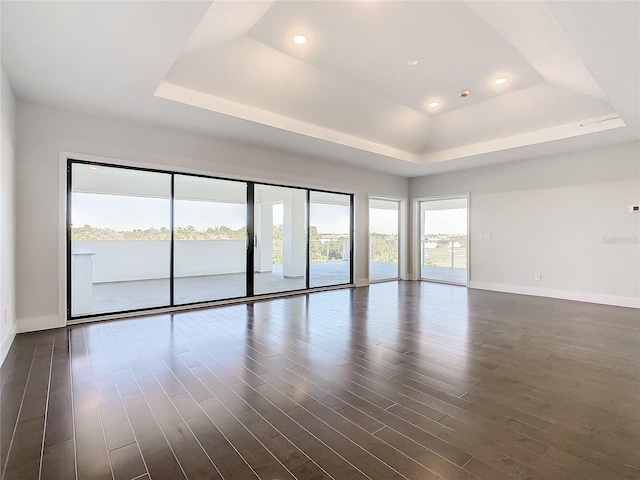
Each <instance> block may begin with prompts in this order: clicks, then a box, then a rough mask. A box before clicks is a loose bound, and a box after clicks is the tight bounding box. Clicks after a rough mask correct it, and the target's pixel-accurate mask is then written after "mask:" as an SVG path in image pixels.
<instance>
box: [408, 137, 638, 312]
mask: <svg viewBox="0 0 640 480" xmlns="http://www.w3.org/2000/svg"><path fill="white" fill-rule="evenodd" d="M639 179H640V145H639V144H638V143H631V144H625V145H618V146H614V147H608V148H602V149H597V150H589V151H585V152H576V153H571V154H567V155H561V156H556V157H547V158H542V159H536V160H530V161H524V162H516V163H510V164H502V165H495V166H490V167H484V168H478V169H472V170H465V171H461V172H454V173H449V174H441V175H434V176H429V177H420V178H414V179H412V180H411V182H410V191H411V197H412V198H419V197H427V196H437V195H446V194H455V193H463V192H470V194H471V198H470V251H471V267H470V286H471V287H475V288H485V289H490V290H499V291H508V292H513V293H525V294H531V295H542V296H551V297H558V298H568V299H575V300H583V301H591V302H597V303H609V304H614V305H625V306H636V307H637V306H640V299H639V297H640V280H639V276H640V255H639V246H638V236H639V235H640V214H631V213H629V212H628V208H629V206H630V205H634V204H635V205H637V204H639V203H640V181H639ZM480 233H490V234H491V240H480V238H479V237H480ZM416 238H417V235H416ZM413 251H414V252H415V249H414V250H413ZM411 265H412V271H413V272H416V267H415V266H414V265H417V262H416V259H415V256H414V258H413V259H412V261H411ZM535 273H540V274H541V275H542V277H541V278H542V280H541V281H535V280H534V274H535Z"/></svg>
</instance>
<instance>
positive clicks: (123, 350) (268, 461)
mask: <svg viewBox="0 0 640 480" xmlns="http://www.w3.org/2000/svg"><path fill="white" fill-rule="evenodd" d="M638 339H640V325H639V324H638V311H637V310H636V309H633V308H621V307H611V306H606V305H596V304H588V303H581V302H573V301H566V300H557V299H551V298H543V297H530V296H525V295H513V294H507V293H498V292H490V291H485V290H474V289H466V288H463V287H457V286H453V285H443V284H435V283H428V282H385V283H380V284H376V285H372V286H370V287H368V288H355V289H340V290H332V291H326V292H317V293H311V294H303V295H296V296H292V297H289V298H278V299H272V300H267V301H263V302H248V303H241V304H238V305H227V306H222V307H216V308H207V309H199V310H194V311H189V312H182V313H176V314H173V315H170V314H164V315H153V316H144V317H139V318H131V319H119V320H114V321H104V322H94V323H87V324H83V325H76V326H73V327H68V328H59V329H55V330H46V331H40V332H32V333H20V334H18V335H16V337H15V341H14V342H13V345H12V346H11V349H10V350H9V352H8V354H7V357H6V360H5V361H4V364H3V365H2V368H1V369H0V398H1V399H2V402H1V407H2V408H1V409H0V424H1V425H2V430H1V432H0V433H1V434H0V472H2V473H0V475H2V478H3V480H32V479H43V480H76V479H78V480H82V479H93V480H102V479H105V480H113V479H125V480H130V479H137V480H151V479H153V480H161V479H165V480H177V479H181V480H187V479H188V480H195V479H208V480H250V479H253V480H259V479H263V480H273V479H281V480H284V479H287V480H296V479H297V480H312V479H316V480H319V479H327V480H371V479H373V480H406V479H420V480H525V479H528V480H631V479H639V478H640V458H639V456H638V452H640V410H639V409H638V403H639V398H638V385H639V382H640V358H639V356H638Z"/></svg>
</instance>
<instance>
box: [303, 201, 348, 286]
mask: <svg viewBox="0 0 640 480" xmlns="http://www.w3.org/2000/svg"><path fill="white" fill-rule="evenodd" d="M309 199H310V206H309V242H310V244H309V259H310V261H311V263H310V268H309V271H310V282H309V286H310V287H321V286H328V285H342V284H345V283H351V196H350V195H342V194H338V193H326V192H315V191H311V192H310V195H309Z"/></svg>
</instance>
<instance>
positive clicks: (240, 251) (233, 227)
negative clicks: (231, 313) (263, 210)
mask: <svg viewBox="0 0 640 480" xmlns="http://www.w3.org/2000/svg"><path fill="white" fill-rule="evenodd" d="M174 182H175V183H174V217H173V218H174V220H173V222H174V225H173V226H174V244H173V254H174V272H173V274H174V303H175V304H176V305H184V304H188V303H196V302H205V301H211V300H221V299H226V298H237V297H244V296H246V294H247V261H246V258H247V253H246V241H247V184H246V183H245V182H235V181H228V180H218V179H214V178H203V177H193V176H187V175H175V180H174Z"/></svg>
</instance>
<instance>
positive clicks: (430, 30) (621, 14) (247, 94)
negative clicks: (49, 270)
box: [2, 1, 640, 176]
mask: <svg viewBox="0 0 640 480" xmlns="http://www.w3.org/2000/svg"><path fill="white" fill-rule="evenodd" d="M638 7H639V5H638V3H637V2H615V1H603V2H538V1H524V2H482V1H472V2H449V1H442V2H438V1H424V2H402V1H399V2H391V1H389V2H384V1H370V2H369V1H354V2H327V1H318V2H313V1H304V2H302V1H301V2H263V1H258V2H250V1H245V2H227V1H221V2H213V3H209V2H98V3H96V2H11V1H3V2H2V63H3V68H4V69H5V71H6V72H7V75H8V77H9V79H10V81H11V83H12V85H13V87H14V90H15V91H16V94H17V95H18V96H19V97H20V98H25V99H29V100H34V101H36V102H41V103H46V104H53V105H56V106H63V107H65V108H69V109H72V110H81V111H85V112H91V113H101V114H107V115H113V116H125V117H128V118H136V119H140V120H145V121H151V122H154V123H156V124H162V125H171V126H179V127H182V128H189V129H192V130H197V131H199V132H206V133H209V134H213V135H217V136H221V137H227V138H232V139H234V140H240V141H245V142H248V143H252V144H256V145H264V146H268V147H274V148H279V149H282V150H289V151H292V152H295V153H302V154H306V155H311V156H315V157H320V158H325V159H329V160H331V161H336V162H345V163H350V164H354V165H358V166H362V167H366V168H371V169H374V170H380V171H386V172H390V173H396V174H400V175H405V176H415V175H420V174H426V173H431V172H436V171H446V170H450V169H455V168H466V167H470V166H474V165H482V164H487V163H495V162H498V161H508V160H517V159H521V158H527V157H531V156H536V155H544V154H551V153H560V152H564V151H570V150H579V149H581V148H592V147H593V146H597V145H606V144H611V143H620V142H624V141H631V140H635V139H637V138H638V130H639V127H638V125H639V123H638V104H639V102H640V98H639V96H638V89H639V85H638V81H639V80H638V70H639V66H638V61H639V56H640V55H639V43H640V42H639V38H638V30H639V22H638V17H639V8H638ZM296 34H301V35H304V36H305V37H306V39H307V41H306V43H304V44H303V45H298V44H296V43H294V42H293V41H292V39H293V36H294V35H296ZM416 62H417V63H416ZM410 63H412V64H410ZM497 78H505V79H506V82H505V83H504V84H502V85H496V84H495V82H494V81H495V80H496V79H497ZM464 90H468V91H469V96H467V97H466V98H461V97H460V96H459V93H460V92H462V91H464ZM430 102H438V105H437V106H436V107H433V108H432V107H429V106H428V104H429V103H430ZM194 107H195V108H194Z"/></svg>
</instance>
